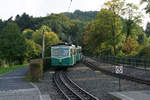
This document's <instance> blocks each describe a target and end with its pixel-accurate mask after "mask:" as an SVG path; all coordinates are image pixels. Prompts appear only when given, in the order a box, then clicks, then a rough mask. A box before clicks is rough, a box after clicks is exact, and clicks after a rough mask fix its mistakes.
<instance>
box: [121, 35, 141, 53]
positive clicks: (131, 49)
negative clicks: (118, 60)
mask: <svg viewBox="0 0 150 100" xmlns="http://www.w3.org/2000/svg"><path fill="white" fill-rule="evenodd" d="M137 48H138V42H137V41H136V40H134V39H133V38H131V37H128V39H127V40H126V42H125V44H124V45H123V52H124V53H125V54H126V55H128V56H135V55H136V54H137V53H138V52H137Z"/></svg>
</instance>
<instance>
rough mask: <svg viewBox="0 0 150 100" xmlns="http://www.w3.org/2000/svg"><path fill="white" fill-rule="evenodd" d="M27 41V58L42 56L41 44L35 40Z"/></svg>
mask: <svg viewBox="0 0 150 100" xmlns="http://www.w3.org/2000/svg"><path fill="white" fill-rule="evenodd" d="M26 42H27V52H26V58H27V59H28V60H29V59H33V58H40V55H41V51H42V48H41V46H40V45H39V44H37V43H35V42H34V41H33V40H29V39H26Z"/></svg>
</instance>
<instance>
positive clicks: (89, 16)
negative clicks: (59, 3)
mask: <svg viewBox="0 0 150 100" xmlns="http://www.w3.org/2000/svg"><path fill="white" fill-rule="evenodd" d="M97 13H98V11H85V12H83V11H80V10H76V11H74V12H73V13H70V12H65V13H64V14H65V15H66V16H68V17H69V18H70V19H75V20H80V21H82V22H90V21H92V20H93V19H95V18H96V15H97Z"/></svg>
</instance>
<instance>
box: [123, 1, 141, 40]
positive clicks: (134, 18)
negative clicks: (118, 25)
mask: <svg viewBox="0 0 150 100" xmlns="http://www.w3.org/2000/svg"><path fill="white" fill-rule="evenodd" d="M125 16H126V28H127V33H126V39H127V38H128V37H129V36H131V35H133V33H132V29H133V28H134V26H136V25H139V24H141V21H142V14H141V13H140V12H138V7H137V6H136V5H134V4H133V3H127V4H126V8H125ZM135 34H136V32H135ZM132 38H133V37H132Z"/></svg>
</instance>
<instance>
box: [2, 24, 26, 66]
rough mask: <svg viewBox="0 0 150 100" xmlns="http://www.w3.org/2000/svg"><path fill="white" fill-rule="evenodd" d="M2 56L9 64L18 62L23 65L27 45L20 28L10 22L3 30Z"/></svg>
mask: <svg viewBox="0 0 150 100" xmlns="http://www.w3.org/2000/svg"><path fill="white" fill-rule="evenodd" d="M0 45H1V46H0V55H1V57H2V58H4V59H6V60H7V61H8V62H9V64H12V62H14V61H16V60H18V61H19V63H23V60H24V56H25V52H26V50H27V44H26V42H25V38H24V37H23V36H22V34H21V32H20V29H19V27H18V26H17V25H16V24H15V23H13V22H9V23H8V24H7V26H6V27H4V29H3V30H2V33H1V35H0Z"/></svg>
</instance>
